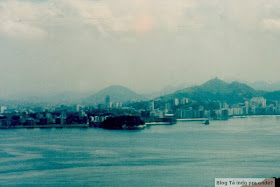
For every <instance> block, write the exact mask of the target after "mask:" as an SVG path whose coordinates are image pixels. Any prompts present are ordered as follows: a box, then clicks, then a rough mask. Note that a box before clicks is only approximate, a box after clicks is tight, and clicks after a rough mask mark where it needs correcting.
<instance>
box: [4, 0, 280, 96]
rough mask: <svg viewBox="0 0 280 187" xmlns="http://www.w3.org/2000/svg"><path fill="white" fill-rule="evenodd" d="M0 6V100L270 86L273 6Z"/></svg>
mask: <svg viewBox="0 0 280 187" xmlns="http://www.w3.org/2000/svg"><path fill="white" fill-rule="evenodd" d="M123 2H124V3H123V4H118V3H116V2H112V1H106V0H101V1H90V0H82V1H74V0H70V1H65V0H43V1H32V0H25V1H20V0H12V1H1V2H0V7H1V11H0V39H1V43H0V49H1V52H0V54H1V59H0V65H1V70H0V84H1V90H0V96H7V95H10V94H14V93H16V94H22V93H38V94H43V93H44V94H45V93H46V94H48V93H61V92H64V91H77V92H89V91H92V90H93V91H98V90H101V89H102V88H104V87H107V86H110V85H123V86H126V87H129V88H131V89H132V90H134V91H136V92H138V93H148V92H155V91H159V90H161V89H162V88H164V87H166V86H168V85H176V84H177V85H178V84H181V83H188V84H190V85H192V84H201V83H203V82H205V81H207V80H209V79H211V78H214V77H216V76H217V77H219V78H222V79H224V80H238V81H241V82H242V81H249V82H252V81H258V80H264V81H272V82H275V81H279V78H278V71H277V70H278V69H279V68H280V64H279V63H278V59H279V57H280V55H279V53H278V51H277V49H278V48H279V43H280V42H279V37H278V36H279V34H280V16H279V14H278V13H277V10H278V8H279V7H280V2H277V1H270V0H269V1H264V0H260V1H250V2H243V1H211V2H207V1H206V2H205V1H194V0H187V1H181V0H180V1H175V2H174V1H171V0H167V1H164V2H162V1H156V0H154V1H146V0H144V1H133V2H131V1H128V0H124V1H123Z"/></svg>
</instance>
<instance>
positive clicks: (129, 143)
mask: <svg viewBox="0 0 280 187" xmlns="http://www.w3.org/2000/svg"><path fill="white" fill-rule="evenodd" d="M279 148H280V118H277V117H265V118H242V119H231V120H228V121H211V124H210V125H209V126H205V125H203V124H201V122H185V123H177V124H176V125H173V126H152V127H150V128H146V129H144V130H141V131H109V130H103V129H18V130H0V185H10V184H22V185H28V184H29V185H30V184H31V185H46V184H48V185H51V186H52V185H56V186H57V185H58V186H67V185H69V184H71V185H75V186H92V185H94V186H96V185H100V186H131V185H133V186H152V185H153V186H174V185H176V186H179V185H188V186H213V185H214V179H215V178H222V177H227V178H233V177H250V178H255V177H261V178H262V177H274V176H275V177H279V176H280V149H279Z"/></svg>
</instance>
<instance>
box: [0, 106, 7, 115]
mask: <svg viewBox="0 0 280 187" xmlns="http://www.w3.org/2000/svg"><path fill="white" fill-rule="evenodd" d="M6 110H7V107H6V106H1V108H0V113H1V114H3V113H5V112H6Z"/></svg>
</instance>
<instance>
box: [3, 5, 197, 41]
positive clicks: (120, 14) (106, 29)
mask: <svg viewBox="0 0 280 187" xmlns="http://www.w3.org/2000/svg"><path fill="white" fill-rule="evenodd" d="M194 2H195V1H194V0H185V1H183V0H178V1H176V2H173V1H171V0H167V1H160V0H141V1H140V0H134V1H131V0H123V1H122V2H121V4H120V2H113V1H108V0H103V1H91V0H79V1H77V0H49V1H42V2H37V3H34V2H32V1H16V0H11V1H2V2H0V9H1V12H0V32H1V33H2V34H5V35H8V36H12V37H27V38H30V36H33V37H44V36H46V35H47V32H48V28H49V27H51V26H53V25H52V24H54V23H56V22H60V23H61V22H69V21H71V22H73V23H76V22H78V21H79V22H80V23H82V24H84V25H89V26H90V25H92V26H94V27H96V28H97V29H98V31H99V32H100V33H101V34H102V35H103V36H110V35H111V34H112V33H111V32H117V33H118V32H132V33H135V34H143V33H147V32H150V31H152V30H153V29H164V28H165V29H173V30H174V29H177V27H178V26H180V25H189V26H191V27H193V28H197V26H198V25H201V24H198V23H197V20H196V21H194V20H186V19H184V11H185V9H188V8H193V7H194V6H195V3H194Z"/></svg>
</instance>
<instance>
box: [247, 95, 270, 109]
mask: <svg viewBox="0 0 280 187" xmlns="http://www.w3.org/2000/svg"><path fill="white" fill-rule="evenodd" d="M250 106H251V107H253V106H255V107H256V108H259V107H261V108H265V107H266V99H265V98H263V97H253V98H252V99H251V100H250Z"/></svg>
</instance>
